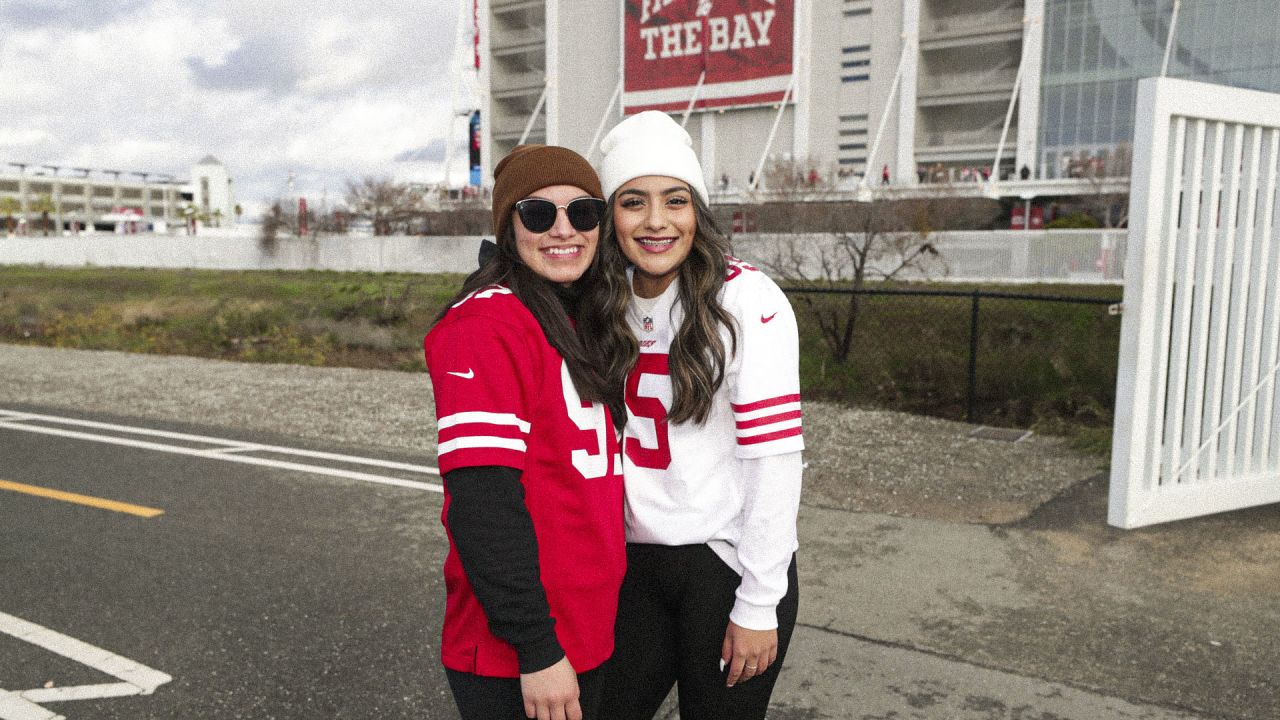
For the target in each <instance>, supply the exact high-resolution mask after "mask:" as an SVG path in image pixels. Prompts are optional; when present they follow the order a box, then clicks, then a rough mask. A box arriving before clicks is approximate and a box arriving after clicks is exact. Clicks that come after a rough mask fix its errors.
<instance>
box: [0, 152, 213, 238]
mask: <svg viewBox="0 0 1280 720" xmlns="http://www.w3.org/2000/svg"><path fill="white" fill-rule="evenodd" d="M6 198H9V199H11V200H12V201H15V202H14V207H15V212H14V213H13V216H14V217H16V218H17V219H18V220H19V222H23V221H25V223H26V225H27V227H28V228H32V230H29V232H34V228H35V227H36V226H37V223H38V222H39V221H40V218H41V216H42V214H43V213H42V211H41V209H40V207H41V202H42V199H43V198H47V199H48V202H49V206H48V207H47V212H48V217H49V220H50V222H51V223H52V225H53V227H54V228H60V229H62V230H71V229H74V228H81V229H85V228H89V227H93V226H97V227H100V228H101V229H109V228H111V227H113V226H115V225H116V224H117V223H120V222H123V221H124V220H122V218H136V221H132V222H136V223H137V224H140V225H143V226H148V225H150V226H155V225H173V224H181V223H183V222H185V221H186V218H187V215H188V212H190V211H192V210H194V212H195V213H196V214H197V215H204V216H206V217H208V218H209V222H210V223H215V224H216V223H219V222H220V223H230V222H234V221H235V196H234V193H233V192H232V180H231V177H230V175H229V174H228V173H227V169H226V167H224V166H223V165H222V163H220V162H218V160H217V159H216V158H214V157H213V156H212V155H210V156H207V157H205V158H204V159H203V160H201V161H200V162H199V163H198V164H196V165H195V166H194V167H193V168H192V172H191V180H190V181H187V182H182V181H177V180H174V179H173V178H172V177H171V176H169V175H166V174H164V173H154V172H125V171H121V170H95V169H92V168H68V167H62V166H56V165H35V164H29V163H13V162H11V163H7V164H5V165H3V166H0V202H3V201H4V199H6ZM4 215H7V213H0V218H2V217H3V216H4Z"/></svg>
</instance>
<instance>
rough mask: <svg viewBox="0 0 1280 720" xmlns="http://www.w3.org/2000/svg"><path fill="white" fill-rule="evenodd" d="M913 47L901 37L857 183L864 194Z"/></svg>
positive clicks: (909, 37)
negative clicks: (878, 117)
mask: <svg viewBox="0 0 1280 720" xmlns="http://www.w3.org/2000/svg"><path fill="white" fill-rule="evenodd" d="M913 47H914V45H913V43H912V42H911V36H909V35H904V36H903V37H902V54H901V55H899V56H898V68H897V69H896V70H894V72H893V83H892V84H891V85H890V86H889V96H888V97H887V98H885V101H884V109H883V110H881V111H880V125H879V126H878V127H876V137H875V140H873V141H872V142H871V151H870V152H868V153H867V162H866V165H864V166H863V168H862V180H860V181H859V182H858V189H859V190H862V191H864V192H865V191H867V190H868V189H869V185H870V178H871V169H872V168H873V167H875V160H876V151H877V150H879V149H880V140H881V139H882V138H883V137H884V126H885V124H886V123H887V122H888V120H889V108H891V107H892V106H893V98H894V97H895V96H896V95H897V94H898V87H899V86H900V85H901V84H902V66H903V65H904V64H905V63H906V62H907V53H908V52H911V51H912V48H913Z"/></svg>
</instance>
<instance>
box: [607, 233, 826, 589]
mask: <svg viewBox="0 0 1280 720" xmlns="http://www.w3.org/2000/svg"><path fill="white" fill-rule="evenodd" d="M678 297H679V281H678V280H677V281H676V282H673V283H672V284H671V286H670V287H668V288H667V290H666V291H665V292H664V293H663V294H662V295H661V296H659V297H658V298H657V300H656V303H655V302H653V301H646V300H644V299H641V298H636V297H634V296H633V297H632V301H631V306H630V308H629V311H628V323H629V325H630V326H631V330H632V332H634V333H635V336H636V338H637V340H639V342H640V357H639V361H638V363H637V365H636V368H635V369H634V370H633V371H632V373H631V375H630V377H629V378H628V381H627V392H626V402H627V426H626V432H625V438H624V444H623V456H624V459H623V467H624V476H625V478H626V482H625V490H626V496H627V513H626V519H627V539H628V540H629V541H631V542H642V543H657V544H662V545H685V544H697V543H710V544H711V545H712V547H713V549H716V550H717V552H718V553H719V554H720V555H721V557H722V558H724V559H725V560H726V562H728V563H729V564H730V565H731V566H734V567H735V569H737V570H738V571H739V572H742V568H741V564H740V563H739V562H738V561H737V560H736V559H735V558H734V557H732V556H731V555H732V553H731V552H730V551H729V548H733V547H737V546H739V545H740V543H741V542H743V541H744V539H745V536H746V535H749V534H751V533H753V532H756V529H757V528H758V525H759V524H758V523H757V522H756V520H755V519H753V518H752V517H749V516H754V515H758V513H760V512H761V508H760V507H759V506H758V503H760V502H771V501H772V500H773V499H776V500H777V501H778V504H779V507H778V512H779V513H782V514H788V513H789V514H790V517H779V518H772V519H771V522H770V523H766V524H771V525H773V526H774V527H775V528H776V532H780V533H782V535H783V536H784V537H778V538H776V539H777V540H778V541H780V542H781V543H783V544H786V545H788V546H787V547H781V548H777V549H778V550H779V551H781V552H783V553H785V556H786V557H787V558H789V557H790V554H791V553H792V552H793V551H794V550H795V546H794V543H795V540H794V528H795V515H794V512H795V511H794V509H793V508H794V504H795V502H798V497H799V487H800V477H799V472H798V469H799V463H798V462H797V463H795V467H796V469H797V471H796V473H795V475H796V476H795V477H794V478H788V477H774V478H768V479H766V481H765V482H766V483H767V484H768V485H769V486H768V487H760V488H755V487H746V486H745V483H746V482H748V479H747V478H749V477H751V476H752V474H751V473H746V472H744V470H745V469H746V468H745V465H744V464H745V463H748V462H750V461H752V460H753V459H759V458H765V457H769V456H774V455H783V454H787V453H798V452H799V451H800V450H802V449H803V448H804V438H803V436H802V434H801V418H800V378H799V342H798V336H797V331H796V320H795V315H794V314H793V313H792V310H791V305H790V303H789V302H788V301H787V298H786V296H785V295H784V294H783V292H782V290H781V289H780V288H779V287H778V286H777V285H776V284H774V282H773V281H772V280H770V279H769V278H768V277H767V276H766V275H765V274H764V273H762V272H760V271H759V270H757V269H756V268H754V267H752V266H750V265H747V264H746V263H743V262H740V261H738V260H734V259H732V258H730V265H729V272H728V275H727V281H726V282H725V284H724V289H723V290H722V292H721V299H720V301H721V303H722V304H723V306H724V308H725V309H726V310H727V311H728V312H729V314H730V315H732V316H733V319H734V321H735V330H736V335H737V343H736V345H737V349H736V352H734V343H733V340H732V339H731V337H730V334H729V332H728V331H727V329H725V328H723V327H721V329H720V336H721V339H722V340H723V342H724V347H725V353H726V358H727V360H728V362H727V365H726V368H725V379H724V383H723V384H722V385H721V386H720V389H719V390H718V391H717V392H716V394H715V397H714V400H713V403H712V406H711V412H710V414H709V415H708V417H707V420H706V422H705V423H702V424H697V423H692V422H686V423H680V424H671V423H668V422H667V419H666V418H667V411H668V409H669V408H670V407H671V403H672V385H671V377H670V375H669V374H668V353H669V351H670V348H671V343H672V341H673V340H674V339H675V336H676V331H677V330H678V329H679V328H680V324H681V322H682V321H683V320H684V315H685V313H684V308H683V307H682V306H681V303H680V302H679V299H678ZM797 457H798V456H797ZM774 496H777V497H776V498H774ZM748 504H751V505H757V507H755V508H749V507H745V506H746V505H748ZM764 507H768V506H764ZM788 508H790V509H788ZM766 512H767V511H766ZM746 524H751V525H753V527H744V525H746ZM788 526H789V529H788ZM764 532H775V531H774V530H764ZM787 538H790V539H789V540H788V539H787ZM785 570H786V567H785V563H783V566H782V571H783V573H784V575H785ZM783 583H784V587H785V577H784V579H783Z"/></svg>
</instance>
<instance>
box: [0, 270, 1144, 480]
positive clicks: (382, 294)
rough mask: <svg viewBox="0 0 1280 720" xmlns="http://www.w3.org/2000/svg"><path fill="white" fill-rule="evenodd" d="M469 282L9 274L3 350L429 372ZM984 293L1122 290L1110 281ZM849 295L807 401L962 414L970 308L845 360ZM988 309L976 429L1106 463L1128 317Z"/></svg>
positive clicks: (815, 365)
mask: <svg viewBox="0 0 1280 720" xmlns="http://www.w3.org/2000/svg"><path fill="white" fill-rule="evenodd" d="M461 283H462V276H460V275H418V274H409V273H337V272H322V271H244V272H222V271H204V270H154V269H147V270H129V269H112V268H43V267H0V341H3V342H10V343H19V344H33V345H48V346H54V347H72V348H85V349H98V350H123V351H128V352H146V353H162V354H179V355H193V356H199V357H210V358H221V359H227V360H239V361H247V362H282V363H298V364H304V365H325V366H341V367H357V368H379V369H390V370H402V371H411V372H422V371H423V370H425V367H424V366H423V362H422V350H421V343H422V336H423V334H424V333H425V332H426V330H427V328H428V327H429V326H430V324H431V321H432V319H433V318H434V317H435V315H436V313H437V312H438V311H439V309H440V308H441V307H442V306H443V305H444V303H445V302H447V301H448V300H449V299H450V298H451V297H452V296H453V294H454V293H455V292H456V291H457V289H458V288H459V287H460V286H461ZM910 287H913V288H920V287H928V286H920V285H912V286H910ZM936 287H941V288H945V289H949V290H967V289H972V288H971V287H969V286H957V285H945V286H936ZM984 289H987V290H993V291H1000V290H1003V291H1008V292H1016V293H1027V294H1052V295H1064V296H1079V297H1116V296H1118V295H1119V290H1118V289H1117V288H1115V287H1110V286H1108V287H1090V286H1078V285H1069V286H1052V285H1044V286H1023V285H1020V286H1016V287H995V286H984ZM844 300H845V298H844V297H843V296H836V295H792V296H791V301H792V305H793V306H794V307H795V309H796V316H797V318H798V320H799V323H800V335H801V337H800V345H801V359H800V373H801V386H802V388H803V390H804V393H805V397H806V398H809V399H822V400H829V401H834V402H840V403H844V404H848V405H852V406H868V407H882V408H890V409H895V410H903V411H906V412H913V413H920V414H928V415H935V416H940V417H946V418H951V419H957V420H962V419H964V417H965V410H966V399H967V382H968V357H969V314H970V301H969V299H968V298H950V297H900V296H867V297H865V298H864V300H865V302H864V309H863V314H862V316H861V318H860V320H859V324H858V327H857V329H856V331H855V334H854V347H853V352H852V354H851V356H850V358H849V359H848V361H847V362H845V363H840V364H838V363H835V362H833V361H832V360H831V357H830V353H829V351H828V350H827V347H826V345H825V344H824V343H823V341H822V338H821V334H820V333H819V332H818V328H817V326H816V323H815V321H814V320H813V314H812V311H813V309H814V308H820V307H824V306H825V305H826V304H841V303H843V302H844ZM810 304H812V305H813V307H810ZM980 307H981V312H980V316H979V333H978V364H977V377H978V381H977V385H976V389H977V411H978V420H979V421H980V422H983V423H986V424H992V425H1006V426H1016V427H1027V428H1032V429H1034V430H1036V431H1038V432H1043V433H1051V434H1060V435H1067V436H1070V437H1072V439H1073V440H1072V442H1073V443H1075V444H1076V445H1077V446H1078V447H1080V448H1081V449H1085V450H1087V451H1089V452H1094V453H1097V454H1100V455H1105V454H1106V453H1107V451H1108V450H1109V445H1110V425H1111V416H1112V411H1113V408H1114V405H1115V372H1116V359H1117V356H1118V345H1119V335H1120V321H1119V318H1117V317H1112V316H1110V315H1108V314H1107V310H1106V308H1105V307H1104V306H1097V305H1079V304H1065V303H1048V302H1037V301H1023V300H1004V299H984V300H982V302H981V305H980Z"/></svg>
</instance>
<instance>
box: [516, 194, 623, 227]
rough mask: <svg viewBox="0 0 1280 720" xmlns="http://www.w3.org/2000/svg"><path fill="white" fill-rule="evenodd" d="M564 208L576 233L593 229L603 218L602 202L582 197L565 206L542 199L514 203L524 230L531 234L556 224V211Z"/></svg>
mask: <svg viewBox="0 0 1280 720" xmlns="http://www.w3.org/2000/svg"><path fill="white" fill-rule="evenodd" d="M560 208H564V214H565V215H566V216H568V218H569V224H570V225H572V226H573V227H574V229H576V230H577V231H578V232H586V231H588V230H593V229H595V228H596V227H597V226H598V225H599V224H600V218H603V217H604V200H601V199H600V198H593V197H584V198H578V199H577V200H571V201H570V202H569V203H568V204H567V205H556V204H555V203H553V202H551V201H550V200H543V199H542V198H525V199H524V200H521V201H520V202H518V203H516V213H518V214H519V215H520V222H522V223H524V229H525V230H528V231H529V232H533V233H540V232H546V231H548V230H550V229H551V226H552V225H555V224H556V211H557V210H559V209H560Z"/></svg>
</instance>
